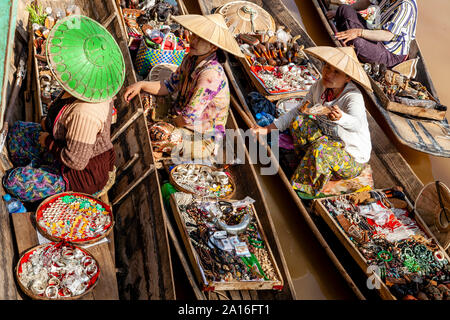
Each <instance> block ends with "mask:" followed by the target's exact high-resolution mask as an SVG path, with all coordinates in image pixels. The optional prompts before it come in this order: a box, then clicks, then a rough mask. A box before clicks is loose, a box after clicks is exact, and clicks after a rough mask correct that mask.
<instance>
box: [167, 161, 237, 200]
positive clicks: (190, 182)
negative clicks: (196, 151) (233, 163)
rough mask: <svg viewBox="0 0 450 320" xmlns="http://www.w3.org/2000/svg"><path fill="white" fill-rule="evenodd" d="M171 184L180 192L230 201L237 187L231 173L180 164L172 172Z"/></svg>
mask: <svg viewBox="0 0 450 320" xmlns="http://www.w3.org/2000/svg"><path fill="white" fill-rule="evenodd" d="M170 182H171V183H172V184H173V185H174V186H175V188H176V189H177V190H179V191H183V192H187V193H192V194H196V195H199V196H203V197H217V198H221V199H230V198H231V197H233V195H234V193H235V190H236V185H235V183H234V180H233V178H232V176H231V174H230V173H229V172H226V171H221V170H218V169H215V168H213V167H210V166H207V165H202V164H180V165H177V166H175V167H174V168H172V170H170Z"/></svg>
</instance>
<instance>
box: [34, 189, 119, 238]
mask: <svg viewBox="0 0 450 320" xmlns="http://www.w3.org/2000/svg"><path fill="white" fill-rule="evenodd" d="M66 195H81V196H85V197H87V198H89V199H91V200H94V201H95V202H97V203H99V204H100V205H102V206H103V207H104V208H105V209H106V211H108V212H109V215H110V219H111V225H110V226H109V227H108V229H107V230H106V231H105V232H104V233H103V234H102V235H100V236H99V237H97V238H95V239H91V240H85V241H71V240H68V239H61V238H56V237H54V236H52V235H51V234H48V233H47V231H46V230H44V229H42V228H41V226H40V225H39V223H38V222H39V218H40V215H41V214H42V213H41V211H42V207H43V206H45V205H46V204H47V203H49V202H52V200H54V199H56V198H60V197H63V196H66ZM35 220H36V228H37V229H38V230H39V232H40V233H41V234H42V235H43V236H44V237H46V238H47V239H49V240H52V241H55V242H60V241H65V242H68V243H71V244H74V245H85V244H91V243H96V242H98V241H99V240H101V239H103V238H105V237H107V236H108V235H109V234H110V233H111V231H112V230H113V228H114V216H113V214H112V211H111V207H110V206H109V205H107V204H106V203H104V202H102V201H100V200H99V199H96V198H95V197H93V196H91V195H88V194H84V193H81V192H62V193H58V194H56V195H54V196H51V197H49V198H47V199H45V201H43V202H42V203H41V204H40V205H39V207H38V208H37V209H36V213H35Z"/></svg>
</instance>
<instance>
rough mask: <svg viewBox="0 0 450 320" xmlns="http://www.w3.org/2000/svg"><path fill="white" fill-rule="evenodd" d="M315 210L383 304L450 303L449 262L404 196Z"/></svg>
mask: <svg viewBox="0 0 450 320" xmlns="http://www.w3.org/2000/svg"><path fill="white" fill-rule="evenodd" d="M313 206H314V210H315V211H316V212H317V213H318V214H319V215H320V216H321V217H322V218H323V220H324V221H325V222H326V223H327V224H328V226H329V227H330V229H331V230H332V231H333V232H334V233H335V235H336V236H337V237H338V238H339V240H340V241H341V243H342V244H343V245H344V246H345V247H346V249H347V250H348V252H349V253H350V254H351V256H352V257H353V259H354V260H355V262H356V263H357V264H358V265H359V266H360V267H361V269H362V270H363V271H364V272H366V273H367V277H368V280H367V284H368V285H369V288H370V287H371V288H373V289H377V291H378V293H379V295H380V296H381V298H382V299H385V300H396V299H401V300H445V299H449V297H450V288H448V284H449V282H450V265H449V261H450V258H449V256H448V255H447V253H446V252H445V250H444V249H443V248H442V247H441V246H440V244H439V242H438V241H437V239H436V237H435V236H434V235H433V233H432V232H431V231H430V229H429V228H428V226H427V224H426V223H425V222H424V221H423V220H422V218H421V216H420V215H419V213H418V212H416V211H415V210H414V207H413V206H412V204H411V202H410V201H409V200H408V198H407V197H406V195H405V194H404V193H403V192H402V191H401V190H399V189H398V188H392V189H385V190H369V191H362V192H357V193H351V194H347V195H340V196H334V197H328V198H323V199H316V200H314V204H313Z"/></svg>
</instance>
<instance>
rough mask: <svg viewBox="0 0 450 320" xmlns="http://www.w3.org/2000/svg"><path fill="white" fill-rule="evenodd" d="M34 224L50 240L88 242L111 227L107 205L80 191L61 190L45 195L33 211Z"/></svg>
mask: <svg viewBox="0 0 450 320" xmlns="http://www.w3.org/2000/svg"><path fill="white" fill-rule="evenodd" d="M36 226H37V228H38V230H39V232H40V233H42V235H43V236H45V237H46V238H48V239H50V240H52V241H64V242H69V243H73V244H80V245H84V244H90V243H93V242H97V241H99V240H100V239H103V238H104V237H106V236H107V235H108V234H109V233H110V232H111V231H112V228H113V226H114V219H113V215H112V211H111V208H110V207H109V206H108V205H107V204H105V203H103V202H102V201H100V200H98V199H96V198H94V197H92V196H89V195H87V194H83V193H76V192H63V193H60V194H57V195H54V196H52V197H49V198H47V199H46V200H45V201H43V202H42V203H41V205H39V207H38V208H37V210H36Z"/></svg>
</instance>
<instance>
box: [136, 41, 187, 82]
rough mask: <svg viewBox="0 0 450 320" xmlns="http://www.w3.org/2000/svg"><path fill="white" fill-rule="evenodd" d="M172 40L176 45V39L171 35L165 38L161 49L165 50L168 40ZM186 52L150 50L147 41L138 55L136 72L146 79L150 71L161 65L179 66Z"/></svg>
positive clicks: (142, 42)
mask: <svg viewBox="0 0 450 320" xmlns="http://www.w3.org/2000/svg"><path fill="white" fill-rule="evenodd" d="M168 39H172V41H174V42H175V43H176V38H175V37H172V36H171V35H170V34H169V35H167V36H166V37H164V40H163V42H162V43H161V48H164V45H165V43H166V40H168ZM185 53H186V50H161V49H153V48H149V47H148V46H147V44H146V43H145V41H141V45H140V47H139V50H138V52H137V55H136V61H135V64H136V71H137V72H138V74H139V75H140V76H142V77H146V76H147V75H148V73H149V71H150V69H151V68H152V67H154V66H156V65H158V64H161V63H169V64H175V65H177V66H179V65H180V64H181V62H182V61H183V58H184V55H185Z"/></svg>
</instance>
